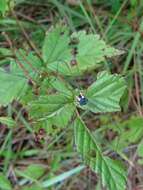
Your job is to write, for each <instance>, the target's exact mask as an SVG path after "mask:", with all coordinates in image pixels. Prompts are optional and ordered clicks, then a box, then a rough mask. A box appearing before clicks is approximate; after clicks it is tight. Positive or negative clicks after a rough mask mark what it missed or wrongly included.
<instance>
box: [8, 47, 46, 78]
mask: <svg viewBox="0 0 143 190" xmlns="http://www.w3.org/2000/svg"><path fill="white" fill-rule="evenodd" d="M16 57H17V59H18V61H19V62H20V63H21V65H22V66H23V68H24V70H23V69H22V68H21V67H20V66H19V65H18V64H17V63H16V62H15V60H14V61H12V62H11V70H12V72H13V74H17V73H18V74H20V75H21V76H23V77H24V76H25V71H27V73H28V77H29V76H30V77H31V78H32V79H33V80H34V79H36V77H37V75H38V74H39V73H40V69H41V68H42V62H41V60H40V59H39V58H38V57H37V56H35V55H34V53H33V52H30V53H27V52H26V51H24V50H23V49H19V50H17V52H16ZM39 75H40V74H39ZM25 77H26V76H25Z"/></svg>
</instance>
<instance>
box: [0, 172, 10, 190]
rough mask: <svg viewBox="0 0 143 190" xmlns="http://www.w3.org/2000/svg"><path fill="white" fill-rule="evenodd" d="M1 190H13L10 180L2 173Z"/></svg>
mask: <svg viewBox="0 0 143 190" xmlns="http://www.w3.org/2000/svg"><path fill="white" fill-rule="evenodd" d="M0 189H2V190H12V186H11V184H10V182H9V180H8V179H7V178H6V177H5V176H4V175H3V174H2V173H0Z"/></svg>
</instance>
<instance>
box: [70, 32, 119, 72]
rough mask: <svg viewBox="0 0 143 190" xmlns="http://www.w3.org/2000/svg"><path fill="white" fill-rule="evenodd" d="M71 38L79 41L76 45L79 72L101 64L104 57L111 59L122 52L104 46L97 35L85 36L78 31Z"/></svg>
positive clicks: (84, 33)
mask: <svg viewBox="0 0 143 190" xmlns="http://www.w3.org/2000/svg"><path fill="white" fill-rule="evenodd" d="M72 37H73V38H77V39H78V40H79V44H78V45H77V48H78V54H77V57H76V59H77V63H78V68H79V69H80V71H86V70H91V69H93V68H96V67H98V66H99V64H103V62H104V61H105V60H106V57H108V58H109V57H113V56H116V55H120V54H121V53H122V52H121V51H119V50H117V49H115V48H113V47H110V46H108V45H106V43H105V42H104V41H103V40H101V39H100V36H99V35H98V34H86V32H85V31H80V32H77V33H73V34H72Z"/></svg>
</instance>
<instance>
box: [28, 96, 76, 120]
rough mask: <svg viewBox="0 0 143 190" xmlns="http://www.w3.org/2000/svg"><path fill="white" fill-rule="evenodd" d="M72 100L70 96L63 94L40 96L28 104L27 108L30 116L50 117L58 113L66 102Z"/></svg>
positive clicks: (68, 102)
mask: <svg viewBox="0 0 143 190" xmlns="http://www.w3.org/2000/svg"><path fill="white" fill-rule="evenodd" d="M72 102H73V98H72V97H67V96H65V95H63V94H54V95H47V96H40V97H39V99H38V100H35V101H33V102H31V103H30V104H29V110H30V114H31V117H35V118H41V119H42V118H50V117H53V116H55V115H57V114H59V113H60V112H61V111H63V109H64V108H65V106H66V105H67V104H70V103H72Z"/></svg>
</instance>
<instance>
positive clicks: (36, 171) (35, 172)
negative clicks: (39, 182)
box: [16, 164, 45, 181]
mask: <svg viewBox="0 0 143 190" xmlns="http://www.w3.org/2000/svg"><path fill="white" fill-rule="evenodd" d="M44 172H45V168H44V167H43V166H42V165H38V164H32V165H30V166H28V167H27V168H26V169H25V170H24V171H20V170H16V173H17V175H18V176H21V177H24V178H27V179H30V180H32V181H34V180H36V179H38V178H39V177H41V176H42V175H43V174H44Z"/></svg>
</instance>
